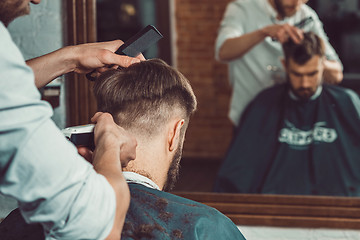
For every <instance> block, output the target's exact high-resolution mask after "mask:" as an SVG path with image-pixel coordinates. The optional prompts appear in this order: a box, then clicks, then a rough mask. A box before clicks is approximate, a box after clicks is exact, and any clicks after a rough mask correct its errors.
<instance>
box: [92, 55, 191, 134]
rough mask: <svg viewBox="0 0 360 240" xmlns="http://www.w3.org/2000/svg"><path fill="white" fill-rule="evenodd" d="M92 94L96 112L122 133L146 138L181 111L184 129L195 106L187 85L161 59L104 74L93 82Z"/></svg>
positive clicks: (176, 71) (176, 72)
mask: <svg viewBox="0 0 360 240" xmlns="http://www.w3.org/2000/svg"><path fill="white" fill-rule="evenodd" d="M94 94H95V97H96V100H97V107H98V111H101V112H108V113H110V114H112V116H113V117H114V120H115V122H116V123H117V124H118V125H120V126H121V127H124V128H125V129H134V130H135V131H141V133H145V134H147V135H151V134H153V133H155V132H156V131H157V130H159V129H161V127H162V126H163V124H164V123H165V122H166V121H167V120H168V119H169V118H170V117H171V116H172V115H171V114H172V113H174V111H179V110H180V114H181V117H183V118H184V119H185V126H186V127H187V124H188V121H189V118H190V115H191V114H192V113H193V112H194V111H195V110H196V106H197V101H196V97H195V95H194V92H193V90H192V88H191V86H190V83H189V81H188V80H187V79H186V78H185V77H184V76H183V75H182V74H181V73H180V72H179V71H178V70H176V69H175V68H173V67H171V66H169V65H168V64H166V63H165V62H164V61H162V60H160V59H151V60H146V61H141V62H140V63H136V64H133V65H131V66H129V67H128V68H123V69H121V70H109V71H107V72H104V73H103V74H101V75H100V76H99V78H98V79H97V80H96V82H95V85H94ZM186 127H185V128H183V129H186Z"/></svg>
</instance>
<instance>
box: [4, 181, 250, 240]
mask: <svg viewBox="0 0 360 240" xmlns="http://www.w3.org/2000/svg"><path fill="white" fill-rule="evenodd" d="M129 188H130V193H131V201H130V207H129V210H128V212H127V215H126V219H125V224H124V227H123V232H122V236H121V239H124V240H125V239H126V240H129V239H135V240H140V239H141V240H145V239H156V240H168V239H172V240H176V239H179V240H180V239H183V240H184V239H186V240H187V239H189V240H190V239H191V240H220V239H221V240H222V239H224V240H245V238H244V237H243V236H242V234H241V233H240V231H239V229H238V228H237V227H236V225H235V224H234V223H233V222H232V221H231V220H230V219H229V218H227V217H226V216H224V215H223V214H221V213H220V212H219V211H217V210H215V209H214V208H211V207H208V206H206V205H204V204H201V203H197V202H194V201H191V200H188V199H185V198H182V197H179V196H176V195H173V194H170V193H166V192H162V191H158V190H155V189H152V188H148V187H145V186H143V185H139V184H134V183H130V184H129ZM41 230H42V228H41V226H40V225H39V224H33V225H28V224H26V223H25V221H24V219H23V218H22V216H21V214H20V212H19V210H18V209H17V210H14V211H13V212H11V213H10V214H9V216H7V217H6V218H5V220H4V221H3V222H2V223H1V224H0V239H1V240H10V239H31V240H43V239H44V234H43V233H42V231H41Z"/></svg>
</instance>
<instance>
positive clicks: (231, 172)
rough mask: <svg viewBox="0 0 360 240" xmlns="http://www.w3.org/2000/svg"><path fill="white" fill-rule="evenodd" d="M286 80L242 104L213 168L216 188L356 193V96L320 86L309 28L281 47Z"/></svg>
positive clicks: (359, 146) (359, 105) (317, 42)
mask: <svg viewBox="0 0 360 240" xmlns="http://www.w3.org/2000/svg"><path fill="white" fill-rule="evenodd" d="M283 49H284V54H285V60H284V67H285V69H286V73H287V82H286V83H284V84H279V85H276V86H274V87H271V88H268V89H266V90H263V91H262V92H261V93H260V94H259V95H258V96H257V97H256V98H255V99H254V100H253V101H252V102H251V103H250V105H249V106H248V107H247V108H246V110H245V111H244V114H243V117H242V119H241V121H240V125H239V132H238V135H237V136H236V138H235V140H234V142H233V145H232V146H231V148H230V151H229V152H228V155H227V157H226V159H225V161H224V163H223V165H222V166H221V168H220V171H219V173H218V177H217V180H216V184H215V185H216V187H215V190H216V191H218V192H240V193H269V194H306V195H310V194H314V195H341V196H360V161H359V156H360V127H359V126H360V100H359V97H358V95H356V94H355V93H354V92H353V91H351V90H348V89H344V88H342V87H339V86H335V85H328V84H326V83H323V73H324V71H325V64H326V58H325V45H324V43H323V41H322V40H321V38H320V37H319V36H317V35H315V34H314V33H311V32H309V33H304V37H303V40H302V41H301V43H299V44H298V43H296V42H295V41H293V40H292V39H289V41H288V42H286V43H285V44H284V45H283Z"/></svg>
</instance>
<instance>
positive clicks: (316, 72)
mask: <svg viewBox="0 0 360 240" xmlns="http://www.w3.org/2000/svg"><path fill="white" fill-rule="evenodd" d="M283 50H284V55H285V60H284V66H285V69H286V72H287V79H288V83H289V85H290V88H291V90H292V92H293V93H294V94H295V95H296V96H297V97H298V98H299V99H302V100H307V99H309V98H310V97H311V96H312V95H314V93H315V92H316V90H317V89H318V87H319V85H320V84H321V83H322V77H323V72H324V56H325V47H324V44H323V41H322V40H321V39H320V37H318V36H317V35H316V34H314V33H312V32H307V33H304V39H303V40H302V42H301V43H300V44H296V43H294V42H293V41H292V40H291V39H289V41H288V42H286V43H284V44H283Z"/></svg>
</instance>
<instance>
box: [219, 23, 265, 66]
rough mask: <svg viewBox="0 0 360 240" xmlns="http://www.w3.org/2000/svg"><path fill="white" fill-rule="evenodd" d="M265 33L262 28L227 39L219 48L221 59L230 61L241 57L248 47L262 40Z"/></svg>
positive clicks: (250, 47)
mask: <svg viewBox="0 0 360 240" xmlns="http://www.w3.org/2000/svg"><path fill="white" fill-rule="evenodd" d="M265 37H266V34H265V33H264V32H263V31H262V30H257V31H254V32H251V33H247V34H244V35H242V36H240V37H236V38H231V39H227V40H226V41H225V42H224V43H223V45H222V46H221V48H220V51H219V58H220V60H221V61H231V60H234V59H237V58H240V57H242V56H243V55H245V53H247V52H248V51H249V50H250V49H252V48H253V47H255V46H256V45H257V44H259V43H260V42H262V41H263V40H264V39H265Z"/></svg>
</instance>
